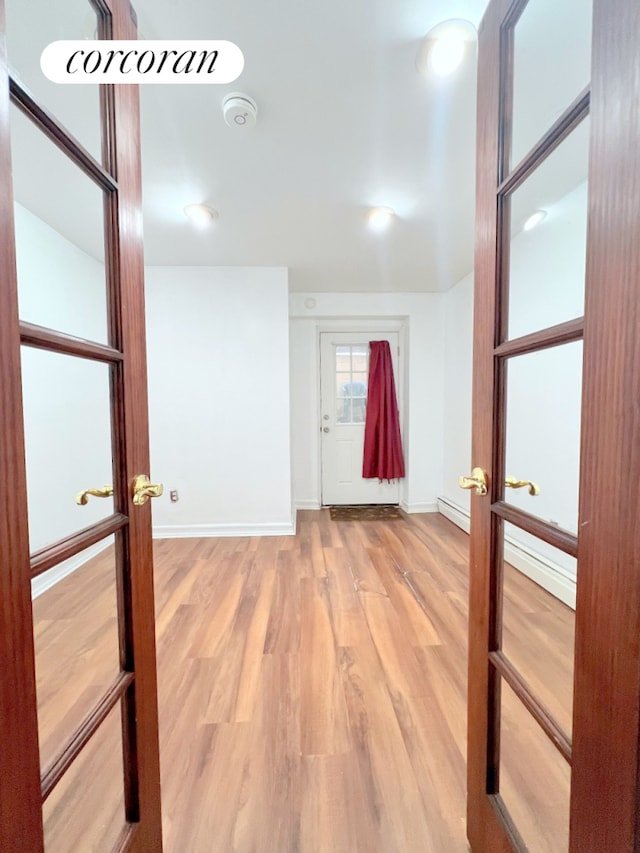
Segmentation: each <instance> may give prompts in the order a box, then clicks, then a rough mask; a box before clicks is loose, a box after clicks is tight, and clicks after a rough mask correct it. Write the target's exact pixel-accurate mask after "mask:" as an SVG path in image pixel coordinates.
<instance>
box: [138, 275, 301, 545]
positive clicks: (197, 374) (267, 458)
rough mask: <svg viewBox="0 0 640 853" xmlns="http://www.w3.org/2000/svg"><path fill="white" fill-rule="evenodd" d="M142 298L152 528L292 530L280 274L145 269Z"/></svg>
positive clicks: (284, 292)
mask: <svg viewBox="0 0 640 853" xmlns="http://www.w3.org/2000/svg"><path fill="white" fill-rule="evenodd" d="M146 299H147V341H148V354H149V414H150V439H151V465H152V471H151V476H152V478H156V479H159V480H162V481H163V482H164V485H165V491H166V494H165V496H164V497H163V498H161V499H159V500H156V501H154V507H153V522H154V531H155V534H156V535H159V536H193V535H201V536H207V535H216V536H219V535H251V534H263V535H264V534H270V533H274V534H275V533H290V532H292V531H293V519H292V498H291V460H290V412H289V326H288V301H287V300H288V276H287V270H286V269H283V268H240V267H234V268H231V267H229V268H212V267H150V268H148V269H147V271H146ZM171 489H177V490H178V492H179V497H180V499H179V501H178V503H171V502H170V501H169V495H168V493H169V491H170V490H171Z"/></svg>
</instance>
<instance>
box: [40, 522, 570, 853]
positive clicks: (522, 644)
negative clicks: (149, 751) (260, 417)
mask: <svg viewBox="0 0 640 853" xmlns="http://www.w3.org/2000/svg"><path fill="white" fill-rule="evenodd" d="M467 547H468V537H467V536H466V534H464V533H462V532H461V531H460V530H458V529H457V528H455V527H454V526H453V525H451V524H450V522H448V521H447V520H446V519H444V518H441V517H439V516H437V515H434V514H429V515H411V516H405V517H404V518H402V519H400V520H395V521H392V522H387V523H385V522H383V521H369V522H363V523H357V522H352V521H349V522H334V521H331V519H330V518H329V513H328V512H327V511H326V510H324V511H320V512H317V511H308V512H301V513H299V516H298V527H297V535H296V536H295V537H279V536H274V537H253V538H241V537H229V538H224V539H197V540H196V539H194V540H166V541H162V540H160V541H156V542H155V543H154V550H155V553H156V585H155V586H156V596H157V605H156V614H157V620H156V628H157V652H158V678H159V683H158V688H159V710H160V742H161V770H162V796H163V821H164V836H165V851H166V853H331V851H340V853H342V851H344V853H352V851H355V853H412V851H420V853H424V851H433V853H463V851H466V850H467V842H466V838H465V828H464V814H465V789H466V780H465V766H464V760H465V746H466V651H467V649H466V638H467V586H468V578H467V569H466V559H467V557H466V548H467ZM101 556H102V555H101ZM110 573H111V574H110ZM112 579H113V559H112V557H111V559H109V556H108V554H105V555H104V556H103V557H102V559H101V558H100V557H98V558H96V560H94V561H92V562H91V563H88V564H87V565H85V566H83V567H82V568H81V569H79V570H78V571H77V572H76V573H74V575H72V576H70V577H69V578H67V579H66V580H65V581H63V582H62V583H60V584H58V585H57V586H56V587H53V588H52V589H51V590H49V591H48V592H47V593H45V594H44V595H42V596H41V597H40V598H39V599H37V600H36V602H35V605H34V619H35V621H34V636H35V638H36V647H37V648H38V649H39V656H40V657H39V674H38V692H39V702H40V706H41V707H40V725H41V739H42V744H43V750H44V751H45V752H46V750H50V751H53V750H54V749H55V746H56V744H58V743H59V741H60V739H61V738H62V736H63V734H64V731H65V725H67V723H68V720H69V719H73V716H74V714H76V713H77V712H78V711H79V709H80V705H82V703H83V702H85V703H89V702H91V703H92V702H93V698H94V697H95V696H96V695H97V692H99V690H100V689H101V684H102V681H103V680H105V679H107V673H108V675H109V676H111V674H112V672H111V670H110V669H109V666H110V661H111V662H113V660H114V655H115V648H112V647H114V645H115V644H114V641H113V630H112V629H113V618H114V611H113V594H112V588H113V580H112ZM505 579H506V592H505V603H506V606H507V608H508V610H509V613H510V622H509V627H508V630H507V635H506V636H507V639H508V642H510V643H511V644H512V646H511V654H512V657H514V658H515V659H517V660H518V661H519V663H520V665H521V668H523V670H524V674H525V676H526V674H527V670H529V671H530V678H529V680H530V682H531V683H532V685H534V686H535V688H536V689H537V690H538V691H539V692H540V693H541V695H543V696H544V695H546V696H547V697H548V698H550V699H552V700H553V701H556V702H557V703H558V708H559V714H560V716H562V714H564V715H565V716H564V717H563V719H568V717H569V716H570V712H571V708H570V704H571V697H570V691H568V690H567V689H566V685H567V684H568V683H569V682H570V672H571V664H572V655H571V649H570V647H571V646H572V641H571V638H572V629H573V626H572V613H571V611H569V610H568V609H567V608H566V607H564V605H562V604H560V603H559V602H558V601H556V600H555V599H554V598H552V596H550V595H549V594H548V593H546V592H545V591H544V590H541V589H540V588H539V587H537V586H536V585H535V584H533V583H532V582H531V581H529V580H528V579H527V578H524V577H523V576H522V575H521V574H519V573H517V572H515V570H513V569H511V567H506V569H505ZM110 584H111V586H110ZM110 602H111V603H110ZM110 620H111V621H110ZM110 632H111V633H110ZM110 649H111V651H110ZM110 655H111V657H110ZM63 662H64V665H62V663H63ZM534 667H537V668H535V669H534ZM107 680H108V679H107ZM563 685H564V687H563ZM545 691H546V693H545ZM516 701H518V700H516ZM78 703H80V705H79V704H78ZM511 714H512V716H511V720H510V721H509V729H508V733H510V734H513V733H515V740H514V741H513V742H514V743H515V744H516V745H517V744H518V742H519V740H518V739H520V740H521V742H522V743H525V744H529V745H530V744H533V743H534V742H535V740H536V735H538V734H539V733H538V732H537V730H536V728H535V726H536V725H537V724H535V722H534V723H533V725H534V728H533V729H531V728H530V726H531V720H530V719H529V718H528V717H526V716H523V715H522V707H521V706H519V705H516V706H515V708H511ZM114 758H117V754H116V753H115V752H113V750H111V752H109V753H108V755H107V754H106V753H105V748H104V745H102V746H101V745H100V743H99V742H98V741H96V744H93V743H92V742H90V743H89V745H88V746H87V747H86V750H85V751H84V752H83V754H82V756H81V759H82V760H81V763H80V764H78V765H77V766H78V768H80V770H81V771H83V772H85V775H84V776H82V773H80V776H79V777H78V778H77V779H76V777H73V778H72V777H70V782H69V785H68V787H67V788H65V789H61V791H62V792H63V793H64V797H63V800H64V807H63V806H61V805H60V806H58V807H57V808H55V809H54V810H53V811H54V813H53V814H49V815H48V831H49V832H50V833H51V838H53V839H54V840H55V843H54V844H53V846H52V850H55V851H56V853H57V851H59V853H68V850H69V848H68V846H67V847H66V848H65V844H66V843H67V839H72V841H73V844H74V845H75V847H74V848H73V849H74V851H75V849H77V850H79V851H84V850H91V849H93V848H92V846H91V845H92V844H93V841H91V839H92V838H98V839H101V838H103V837H104V836H103V835H101V832H102V830H101V828H100V827H101V826H102V827H104V828H107V829H108V830H109V832H111V830H112V829H114V828H117V826H116V824H117V819H118V817H119V815H120V814H121V812H118V808H117V802H116V800H115V799H114V796H115V795H116V794H118V790H119V788H118V785H119V784H120V782H119V779H118V771H117V769H115V768H116V767H117V762H115V763H114V760H113V759H114ZM509 762H510V765H509V768H508V771H507V772H506V774H505V780H508V784H509V785H510V786H511V788H510V789H509V790H510V791H511V797H512V802H513V809H514V812H515V814H516V815H517V818H518V820H520V821H521V822H522V823H523V826H525V827H526V829H527V831H528V832H534V833H535V827H536V821H537V820H538V819H540V820H543V819H544V820H545V821H546V823H545V825H544V831H543V832H542V833H541V834H540V839H541V843H542V844H543V845H547V846H546V847H545V848H544V849H547V847H548V846H549V845H550V844H552V843H553V839H554V838H555V837H561V833H562V831H563V829H562V825H561V821H562V814H561V809H557V808H556V807H555V804H554V802H552V801H551V799H550V795H548V794H547V787H546V786H545V783H544V780H545V778H549V779H551V780H553V783H554V785H555V786H556V787H557V788H561V787H562V785H563V784H564V782H563V776H562V773H563V768H562V765H558V764H557V762H556V761H555V757H554V756H551V757H550V756H549V755H546V756H543V757H541V758H540V760H538V758H537V757H536V755H535V754H534V755H526V756H523V755H521V753H519V752H518V751H517V749H515V750H512V752H511V753H510V756H509ZM96 768H100V772H97V771H96ZM86 774H90V775H88V776H87V775H86ZM545 774H546V776H545ZM74 780H75V781H74ZM541 780H542V781H541ZM88 781H89V782H90V785H91V790H90V792H88V793H87V792H85V791H84V788H86V786H87V782H88ZM55 802H56V801H55V800H52V803H53V804H55ZM87 803H88V804H89V808H85V807H83V806H82V804H87ZM114 803H115V805H114ZM69 814H71V815H72V819H73V821H74V826H73V832H72V834H68V833H67V834H66V835H65V820H67V819H68V815H69ZM96 833H97V834H96ZM95 849H96V850H97V851H98V850H102V849H104V846H103V847H100V846H99V845H98V847H96V848H95Z"/></svg>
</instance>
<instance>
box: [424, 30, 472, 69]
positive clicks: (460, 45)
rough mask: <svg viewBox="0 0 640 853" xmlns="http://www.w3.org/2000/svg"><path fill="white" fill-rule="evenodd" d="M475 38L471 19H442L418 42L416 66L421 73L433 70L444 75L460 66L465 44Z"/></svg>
mask: <svg viewBox="0 0 640 853" xmlns="http://www.w3.org/2000/svg"><path fill="white" fill-rule="evenodd" d="M475 39H476V28H475V27H474V26H473V24H472V23H471V21H465V20H463V19H462V18H455V19H453V20H450V21H443V22H442V23H441V24H438V25H437V26H435V27H433V28H432V29H431V30H429V32H428V33H427V35H426V36H425V37H424V39H423V40H422V42H421V43H420V48H419V50H418V54H417V56H416V68H417V69H418V71H419V72H420V73H421V74H427V73H428V72H429V71H433V73H434V74H437V75H438V77H446V76H447V75H449V74H452V73H453V72H454V71H455V70H456V68H458V67H459V66H460V64H461V62H462V60H463V59H464V55H465V52H466V48H467V44H468V43H469V42H473V41H475Z"/></svg>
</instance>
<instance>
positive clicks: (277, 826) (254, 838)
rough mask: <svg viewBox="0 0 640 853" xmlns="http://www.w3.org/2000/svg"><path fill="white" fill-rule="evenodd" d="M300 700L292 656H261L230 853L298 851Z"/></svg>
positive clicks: (288, 852) (295, 664) (290, 852)
mask: <svg viewBox="0 0 640 853" xmlns="http://www.w3.org/2000/svg"><path fill="white" fill-rule="evenodd" d="M299 696H300V682H299V661H298V659H297V656H296V655H288V654H266V655H264V656H263V659H262V673H261V680H260V693H259V697H258V703H257V712H256V716H255V718H254V721H253V726H252V732H251V744H250V755H251V762H250V765H249V767H248V768H247V771H246V773H245V777H244V783H243V792H242V798H241V802H240V807H239V810H238V812H237V819H236V824H235V829H234V837H233V846H232V848H231V849H232V850H238V851H247V853H249V851H255V853H258V851H264V853H294V852H295V851H297V850H299V848H300V821H301V800H300V797H301V785H300V782H301V763H300V716H299V705H300V700H299ZM210 849H211V848H210ZM213 849H215V848H213Z"/></svg>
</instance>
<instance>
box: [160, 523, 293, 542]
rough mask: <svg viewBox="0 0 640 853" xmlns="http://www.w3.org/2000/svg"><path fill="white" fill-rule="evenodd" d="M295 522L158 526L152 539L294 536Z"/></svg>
mask: <svg viewBox="0 0 640 853" xmlns="http://www.w3.org/2000/svg"><path fill="white" fill-rule="evenodd" d="M295 532H296V530H295V522H293V521H289V522H286V521H285V522H279V523H273V524H272V523H269V524H159V525H156V526H154V528H153V538H154V539H210V538H213V537H217V536H294V535H295Z"/></svg>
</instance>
